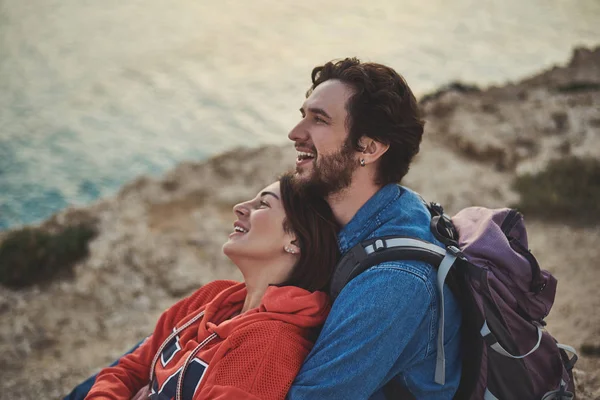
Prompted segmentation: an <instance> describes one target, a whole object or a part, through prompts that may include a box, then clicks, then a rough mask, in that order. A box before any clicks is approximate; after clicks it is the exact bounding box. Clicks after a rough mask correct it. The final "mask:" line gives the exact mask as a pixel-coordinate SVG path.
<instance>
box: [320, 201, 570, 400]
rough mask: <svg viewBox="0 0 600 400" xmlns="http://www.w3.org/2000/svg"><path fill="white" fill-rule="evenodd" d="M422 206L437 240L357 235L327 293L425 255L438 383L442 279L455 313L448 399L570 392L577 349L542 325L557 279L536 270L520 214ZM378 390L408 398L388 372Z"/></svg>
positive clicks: (441, 373) (565, 395) (550, 396)
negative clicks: (457, 326) (434, 311)
mask: <svg viewBox="0 0 600 400" xmlns="http://www.w3.org/2000/svg"><path fill="white" fill-rule="evenodd" d="M424 203H425V202H424ZM425 205H426V206H427V208H428V209H429V211H430V213H431V216H432V219H431V225H430V226H431V229H432V232H433V234H434V236H435V237H436V238H437V239H438V240H440V242H442V243H443V244H444V246H445V248H443V247H440V246H438V245H435V244H432V243H429V242H426V241H423V240H421V239H416V238H410V237H399V236H386V237H379V238H373V239H369V240H366V241H363V242H362V243H360V244H358V245H356V246H355V247H353V248H352V249H351V250H350V251H348V253H346V254H345V255H344V256H343V257H342V259H341V260H340V262H339V263H338V265H337V266H336V269H335V271H334V274H333V277H332V281H331V286H330V295H331V298H332V300H335V298H336V297H337V296H338V295H339V293H340V292H341V290H342V289H343V287H344V286H345V285H346V284H347V283H348V282H350V281H351V280H352V279H353V278H355V277H356V276H358V275H359V274H360V273H361V272H363V271H365V270H366V269H368V268H370V267H371V266H374V265H377V264H379V263H382V262H386V261H398V260H412V261H423V262H427V263H429V264H431V265H433V266H434V267H436V268H437V290H438V293H439V295H440V296H439V298H440V302H441V304H440V315H439V321H438V323H439V324H438V342H437V362H436V370H435V382H436V383H438V384H442V385H443V384H444V379H445V357H444V346H443V343H444V329H443V328H444V307H443V304H444V298H443V291H442V287H443V285H444V283H446V284H448V286H449V287H450V289H451V290H452V293H453V294H454V295H455V297H456V298H457V301H458V302H459V305H460V307H461V310H462V314H463V320H462V324H461V340H462V376H461V382H460V385H459V388H458V391H457V393H456V394H455V398H456V399H485V400H494V399H502V400H505V399H542V400H554V399H556V400H558V399H560V400H566V399H573V398H574V397H575V394H574V393H575V390H574V382H573V375H572V369H573V365H574V364H575V362H576V361H577V354H576V352H575V350H574V349H573V348H572V347H570V346H567V345H562V344H558V343H557V341H556V340H555V339H554V338H553V337H552V336H551V335H550V334H549V333H548V332H547V331H546V330H545V329H544V326H545V325H546V324H545V322H544V318H545V317H546V316H547V315H548V313H549V312H550V308H551V307H552V304H553V302H554V297H555V293H556V284H557V281H556V279H555V278H554V277H553V276H552V275H551V274H550V273H549V272H547V271H543V270H541V269H540V267H539V264H538V262H537V261H536V259H535V257H534V256H533V254H532V253H531V252H530V251H529V250H528V246H527V232H526V230H525V225H524V222H523V217H522V215H521V214H520V213H518V212H517V211H515V210H511V209H508V208H504V209H498V210H490V209H487V208H482V207H469V208H466V209H464V210H462V211H460V212H459V213H458V214H457V215H456V216H455V217H453V218H452V219H450V218H449V217H448V216H447V215H446V214H444V211H443V208H442V207H441V206H440V205H439V204H437V203H430V204H427V203H425ZM566 351H568V352H570V353H573V357H572V358H569V357H568V355H567V353H566ZM384 393H385V394H386V396H387V397H388V398H407V397H408V398H414V396H412V395H411V394H410V393H407V390H406V389H405V388H402V387H400V386H399V384H397V383H395V380H393V379H392V381H390V382H389V383H388V384H387V385H386V387H384Z"/></svg>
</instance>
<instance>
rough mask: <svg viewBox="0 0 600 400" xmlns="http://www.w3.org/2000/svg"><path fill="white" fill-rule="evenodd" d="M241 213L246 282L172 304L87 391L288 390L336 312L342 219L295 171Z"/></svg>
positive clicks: (239, 248)
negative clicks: (332, 294) (333, 294)
mask: <svg viewBox="0 0 600 400" xmlns="http://www.w3.org/2000/svg"><path fill="white" fill-rule="evenodd" d="M233 211H234V213H235V214H236V215H237V217H238V219H237V221H236V222H235V223H234V227H233V232H232V233H231V235H230V236H229V240H228V241H227V242H226V243H225V244H224V245H223V252H224V253H225V254H226V255H227V256H228V257H229V258H230V259H231V260H232V261H233V262H234V263H235V264H236V265H237V266H238V268H239V269H240V271H241V272H242V275H243V276H244V282H243V283H238V282H232V281H215V282H212V283H210V284H208V285H206V286H204V287H202V288H200V289H199V290H197V291H196V292H195V293H194V294H192V295H191V296H190V297H188V298H186V299H184V300H181V301H180V302H178V303H177V304H175V305H174V306H172V307H171V308H169V309H168V310H167V311H165V313H163V315H162V316H161V318H160V319H159V321H158V323H157V325H156V328H155V330H154V332H153V333H152V335H151V336H149V338H148V339H147V340H146V341H144V343H143V344H141V345H140V347H138V348H137V349H136V350H135V351H134V352H133V353H131V354H128V355H126V356H124V357H123V358H121V359H120V360H119V362H118V364H117V365H115V366H113V367H110V368H105V369H104V370H102V371H101V372H100V374H99V375H98V377H97V379H96V382H95V384H94V386H93V387H92V389H91V391H90V392H89V394H88V396H87V397H86V398H87V399H98V398H102V399H107V398H108V399H131V398H134V399H141V398H148V397H149V398H151V399H173V398H175V399H200V398H235V399H283V398H285V396H286V394H287V392H288V390H289V388H290V385H291V383H292V381H293V380H294V377H295V376H296V374H297V373H298V371H299V370H300V367H301V365H302V362H303V361H304V358H305V357H306V356H307V355H308V352H309V351H310V349H311V348H312V346H313V344H314V340H315V339H316V336H317V333H318V332H319V330H320V328H321V326H322V324H323V323H324V322H325V319H326V317H327V314H328V312H329V307H330V303H329V298H328V296H327V294H326V293H325V291H326V290H327V288H328V285H329V281H330V278H331V274H332V271H333V268H334V266H335V264H336V262H337V260H338V259H339V250H338V245H337V230H338V225H337V223H336V222H335V220H334V218H333V214H332V212H331V209H330V208H329V205H328V204H327V203H326V202H325V201H324V200H323V199H321V198H318V197H313V196H310V195H308V194H306V193H304V192H302V191H301V190H300V189H299V188H298V187H297V185H296V184H295V178H294V176H293V175H290V174H286V175H283V176H282V177H281V178H280V179H279V181H277V182H275V183H273V184H271V185H269V186H267V187H266V188H264V189H263V190H261V191H260V192H259V193H258V194H257V195H256V196H255V197H254V198H253V199H251V200H248V201H245V202H243V203H240V204H237V205H236V206H235V207H234V208H233Z"/></svg>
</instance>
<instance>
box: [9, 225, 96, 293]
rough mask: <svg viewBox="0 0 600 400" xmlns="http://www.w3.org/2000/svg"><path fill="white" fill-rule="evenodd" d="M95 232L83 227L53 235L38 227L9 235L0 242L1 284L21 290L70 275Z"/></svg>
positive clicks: (84, 254) (82, 256)
mask: <svg viewBox="0 0 600 400" xmlns="http://www.w3.org/2000/svg"><path fill="white" fill-rule="evenodd" d="M96 233H97V232H96V229H95V227H94V226H93V225H86V224H80V225H76V226H70V227H66V228H64V229H62V230H61V231H59V232H58V233H54V234H51V233H48V232H46V231H44V230H42V229H39V228H23V229H19V230H16V231H13V232H10V233H9V234H8V235H7V236H6V237H5V238H4V240H3V241H2V243H0V283H1V284H3V285H5V286H7V287H11V288H22V287H26V286H30V285H33V284H36V283H45V282H48V281H50V280H52V279H54V278H56V277H58V276H65V275H70V274H72V272H73V266H74V265H75V263H76V262H77V261H79V260H81V259H83V258H85V257H87V255H88V242H89V241H90V240H91V239H92V238H94V237H95V236H96Z"/></svg>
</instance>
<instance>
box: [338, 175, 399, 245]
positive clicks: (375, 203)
mask: <svg viewBox="0 0 600 400" xmlns="http://www.w3.org/2000/svg"><path fill="white" fill-rule="evenodd" d="M402 190H404V188H403V187H401V186H400V185H396V184H388V185H385V186H384V187H382V188H381V189H379V191H378V192H377V193H375V195H373V197H371V198H370V199H369V200H368V201H367V202H366V203H365V204H363V206H362V207H361V208H360V209H359V210H358V212H357V213H356V214H355V215H354V217H353V218H352V219H351V220H350V222H348V224H346V226H344V227H343V228H342V230H341V231H340V233H339V235H338V243H339V247H340V251H341V252H342V254H344V253H346V252H347V251H348V250H349V249H351V248H352V247H354V246H355V245H356V244H358V243H359V242H361V241H362V240H364V239H366V238H367V236H368V235H369V234H370V233H372V232H374V231H375V230H376V229H377V228H378V227H379V226H380V225H381V224H382V223H383V221H381V220H380V219H379V218H378V216H379V215H380V214H381V213H382V212H383V211H384V210H385V209H386V208H387V207H388V206H390V205H391V204H392V203H393V202H394V201H395V200H397V199H398V197H400V195H401V194H402Z"/></svg>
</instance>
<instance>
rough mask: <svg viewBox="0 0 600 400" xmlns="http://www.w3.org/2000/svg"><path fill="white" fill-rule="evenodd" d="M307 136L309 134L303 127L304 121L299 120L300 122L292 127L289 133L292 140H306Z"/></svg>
mask: <svg viewBox="0 0 600 400" xmlns="http://www.w3.org/2000/svg"><path fill="white" fill-rule="evenodd" d="M307 138H308V134H307V133H306V132H305V130H304V128H303V127H302V121H300V122H298V124H297V125H296V126H295V127H293V128H292V130H291V131H290V133H288V139H290V140H291V141H292V142H305V141H306V139H307Z"/></svg>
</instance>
